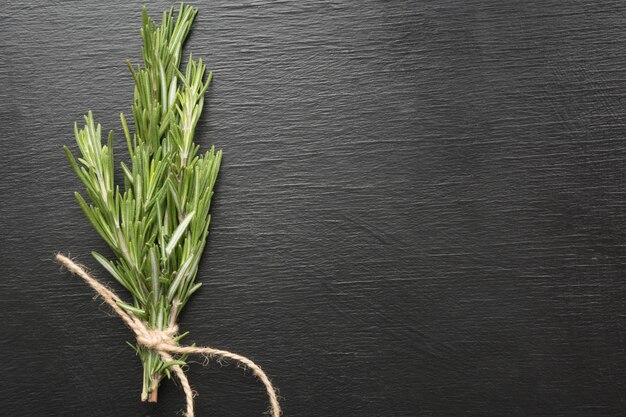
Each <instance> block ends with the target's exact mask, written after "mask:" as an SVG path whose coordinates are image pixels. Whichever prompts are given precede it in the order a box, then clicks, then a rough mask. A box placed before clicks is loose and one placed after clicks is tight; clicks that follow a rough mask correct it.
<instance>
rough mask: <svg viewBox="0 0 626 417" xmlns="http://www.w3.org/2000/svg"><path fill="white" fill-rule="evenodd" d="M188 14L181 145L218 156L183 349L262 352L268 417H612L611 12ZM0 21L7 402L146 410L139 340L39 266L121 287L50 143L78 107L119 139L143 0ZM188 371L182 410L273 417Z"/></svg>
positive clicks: (615, 182) (615, 240)
mask: <svg viewBox="0 0 626 417" xmlns="http://www.w3.org/2000/svg"><path fill="white" fill-rule="evenodd" d="M167 5H168V4H167V3H165V2H149V3H148V6H149V10H150V12H151V14H152V15H153V16H155V17H156V16H159V14H160V12H161V11H162V10H163V9H164V8H165V7H166V6H167ZM195 5H196V6H197V7H199V8H200V14H199V16H198V19H197V21H196V23H195V26H194V29H193V32H192V34H191V37H190V39H189V42H188V43H187V47H186V51H187V53H188V52H193V53H194V55H195V56H200V57H202V58H203V59H205V60H206V62H207V63H208V65H209V67H210V69H212V70H213V72H214V82H213V84H212V86H211V87H210V89H209V91H208V94H207V100H206V110H205V112H204V115H203V118H202V120H201V122H200V128H199V131H198V132H197V141H198V142H199V143H200V144H201V146H202V148H203V149H206V148H207V147H208V146H210V145H211V144H215V145H216V146H217V147H219V148H221V149H223V151H224V160H223V168H222V171H221V174H220V179H219V182H218V189H217V193H216V198H215V201H214V206H213V210H212V212H213V221H212V226H211V228H212V229H211V234H210V237H209V243H208V247H207V252H206V255H205V258H204V260H203V262H202V263H201V268H200V273H199V279H200V280H201V281H202V282H204V287H203V288H202V290H201V291H199V292H198V293H197V295H195V296H194V298H193V300H192V301H191V303H190V304H189V305H188V306H187V309H186V312H185V314H184V315H183V317H182V323H181V326H182V327H183V328H184V329H187V330H190V331H191V334H190V336H189V337H188V339H187V340H188V341H189V342H196V343H198V344H201V345H209V346H214V347H219V348H224V349H229V350H232V351H235V352H238V353H240V354H243V355H246V356H249V357H251V358H252V359H254V360H255V361H257V362H258V363H259V364H261V365H262V366H263V367H264V369H265V370H266V371H267V372H268V374H269V375H270V376H271V377H272V379H273V381H274V382H275V384H276V385H277V386H278V388H279V389H280V395H281V397H282V398H283V406H284V411H285V415H286V416H294V417H296V416H298V417H308V416H342V417H349V416H355V417H356V416H371V417H372V416H383V417H400V416H454V417H457V416H620V415H622V416H623V415H626V411H625V392H626V384H625V377H626V372H625V370H624V360H625V359H626V351H625V335H626V330H625V327H626V320H625V316H624V302H623V299H624V295H625V290H626V281H625V273H626V228H625V226H624V221H625V220H626V192H625V191H626V177H625V174H626V140H625V138H626V101H625V98H626V5H625V4H624V3H623V2H621V1H589V0H586V1H572V2H560V1H546V0H538V1H508V2H507V1H500V2H489V1H466V2H460V1H433V2H417V1H411V0H407V1H371V0H366V1H356V0H353V1H278V2H275V1H268V0H255V1H237V2H233V1H227V0H222V1H205V2H196V3H195ZM0 19H1V20H0V56H1V61H0V145H1V147H0V149H1V151H0V161H1V162H0V174H1V175H0V193H1V194H0V196H1V199H0V207H1V216H0V249H1V251H0V272H1V277H0V300H1V305H0V334H1V335H2V339H1V343H0V346H1V349H2V350H1V357H2V371H1V372H0V409H1V410H2V411H1V413H2V415H6V416H35V415H36V416H65V417H68V416H154V417H157V416H174V415H176V413H177V412H180V410H182V408H183V396H182V393H181V391H180V389H179V388H178V387H177V386H176V385H175V384H174V383H172V382H168V383H166V384H165V385H164V386H163V387H162V389H161V391H160V401H159V403H158V404H157V405H147V404H143V403H141V402H140V401H139V393H140V389H141V367H140V363H139V361H138V359H137V358H136V357H135V356H134V354H133V352H132V351H131V349H130V348H129V347H128V346H126V344H125V341H127V340H132V335H131V334H130V332H129V330H128V329H126V328H125V327H124V326H123V324H122V322H121V321H120V320H119V319H118V318H116V317H114V316H113V315H112V314H110V311H109V310H108V309H107V308H106V307H105V306H103V305H102V303H101V302H100V301H99V300H96V301H94V300H93V299H92V298H93V293H92V291H91V290H90V289H89V288H88V287H87V286H86V285H85V284H84V283H82V282H80V281H79V280H78V279H76V278H73V277H71V276H70V275H69V274H68V273H67V272H64V271H60V269H59V267H58V265H56V264H55V263H53V261H52V258H53V256H54V253H55V251H61V252H63V253H68V254H71V256H73V257H76V258H77V259H78V260H80V261H81V262H83V263H85V264H87V265H89V266H90V267H91V268H92V269H93V271H94V273H95V274H96V275H97V276H98V277H99V278H101V279H102V280H103V281H105V282H107V283H109V284H110V285H111V286H112V287H113V288H114V289H116V290H119V291H120V293H122V292H121V290H120V288H119V286H117V285H115V283H114V282H113V280H112V279H111V277H109V276H107V275H106V273H105V271H103V270H102V269H101V268H99V267H97V266H96V263H95V261H94V260H93V259H91V257H90V255H89V253H90V252H91V251H92V250H97V251H101V252H103V253H109V252H108V250H107V248H106V246H105V244H104V243H103V242H102V241H101V239H100V238H99V237H98V236H97V235H96V233H95V232H94V231H93V230H92V228H91V227H90V225H89V224H88V222H87V220H86V219H85V218H84V216H83V214H82V212H81V211H80V209H79V207H78V205H77V204H76V203H75V201H74V198H73V195H72V193H73V191H75V190H80V189H81V187H80V184H79V182H78V180H77V179H76V178H75V176H74V175H73V173H72V172H71V171H70V169H69V167H68V164H67V161H66V160H65V156H64V154H63V151H62V146H63V145H64V144H72V146H74V145H73V135H72V124H73V122H74V120H80V119H81V117H82V115H83V114H84V113H85V112H86V111H87V110H92V111H93V112H94V115H95V117H96V118H97V120H98V121H99V122H101V123H102V124H103V127H104V129H107V130H108V129H113V130H115V131H116V133H117V140H116V145H117V146H118V147H119V149H123V148H124V143H123V139H122V135H121V134H120V132H121V130H120V124H119V119H118V113H119V112H120V111H125V112H126V113H129V109H130V104H131V101H132V79H131V77H130V75H129V73H128V70H127V68H126V66H125V64H124V61H125V60H126V59H131V61H132V62H134V63H138V62H139V59H140V46H141V39H140V37H139V32H138V31H139V24H140V3H131V2H126V1H119V0H115V1H43V0H37V1H17V0H9V1H7V0H5V1H4V2H3V4H2V5H1V7H0ZM196 362H200V360H197V361H196ZM189 378H190V380H191V383H192V384H193V386H194V388H195V389H196V391H197V393H198V397H197V399H196V404H197V408H198V413H197V414H198V416H199V417H201V416H237V417H245V416H260V415H262V413H263V412H264V410H266V408H267V403H266V399H265V396H264V393H263V389H262V386H261V385H260V384H259V383H258V381H256V380H255V379H254V378H253V377H252V376H251V375H250V374H249V373H244V372H243V371H242V370H241V369H239V368H237V367H236V366H234V365H233V364H231V365H227V366H220V365H219V364H217V363H211V364H210V365H209V366H208V367H202V366H201V365H200V364H199V363H192V364H191V365H190V367H189Z"/></svg>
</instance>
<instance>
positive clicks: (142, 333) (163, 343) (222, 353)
mask: <svg viewBox="0 0 626 417" xmlns="http://www.w3.org/2000/svg"><path fill="white" fill-rule="evenodd" d="M56 260H57V261H58V262H59V263H60V264H61V265H63V266H64V267H65V268H67V270H68V271H70V272H71V273H73V274H74V275H78V276H79V277H81V278H82V279H83V280H84V281H85V282H86V283H87V284H89V285H90V286H91V288H93V289H94V290H95V291H96V292H97V293H98V294H99V295H100V296H101V297H102V298H103V299H104V301H105V302H106V303H107V304H108V305H109V306H110V307H111V308H112V309H113V311H115V313H117V315H118V316H120V318H121V319H122V320H124V322H125V323H126V325H127V326H128V327H129V328H130V329H131V330H132V331H133V332H134V333H135V336H136V337H137V343H138V344H140V345H142V346H145V347H147V348H148V349H152V350H154V351H155V352H157V353H158V354H159V355H160V356H161V358H162V359H163V361H164V362H170V361H172V360H173V358H172V356H171V354H183V355H184V354H200V355H207V356H218V357H222V358H228V359H232V360H235V361H237V362H239V363H241V364H243V365H245V366H246V367H247V368H248V369H250V370H251V371H252V373H253V374H254V375H256V377H257V378H259V379H260V380H261V382H262V383H263V385H265V389H266V390H267V396H268V397H269V401H270V408H271V415H272V417H279V416H280V406H279V405H278V398H277V396H276V390H275V389H274V386H273V385H272V383H271V382H270V380H269V378H268V377H267V375H266V374H265V372H263V370H262V369H261V367H259V366H258V365H257V364H255V363H254V362H252V361H251V360H250V359H248V358H246V357H245V356H241V355H238V354H236V353H232V352H229V351H227V350H220V349H214V348H210V347H196V346H178V345H177V344H176V342H175V341H174V336H175V335H176V333H177V332H178V326H176V325H174V326H171V327H169V328H168V329H165V330H158V329H157V330H155V329H149V328H148V326H147V325H146V323H145V322H143V321H142V320H140V319H139V318H138V317H137V316H135V315H134V314H133V313H132V312H130V311H126V310H124V309H123V308H122V307H120V306H119V304H118V302H120V301H121V300H120V298H119V297H118V296H117V295H116V294H115V293H114V292H113V291H111V290H110V289H108V288H107V287H105V286H104V285H102V284H101V283H100V282H99V281H98V280H97V279H95V278H93V277H92V276H91V275H89V274H88V273H87V272H86V271H85V270H84V269H83V268H82V267H81V266H80V265H78V264H76V263H74V261H72V260H71V259H69V258H68V257H66V256H63V255H61V254H57V255H56ZM171 368H172V370H173V371H174V373H175V374H176V377H177V378H178V380H179V381H180V384H181V385H182V387H183V391H184V392H185V398H186V400H187V413H186V414H187V417H194V415H195V414H194V411H193V391H192V389H191V386H190V385H189V380H188V379H187V376H186V375H185V372H184V371H183V369H182V368H181V367H180V366H179V365H172V366H171Z"/></svg>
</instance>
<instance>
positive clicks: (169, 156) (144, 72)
mask: <svg viewBox="0 0 626 417" xmlns="http://www.w3.org/2000/svg"><path fill="white" fill-rule="evenodd" d="M196 13H197V10H196V9H194V8H193V7H191V6H188V5H183V4H181V6H180V8H179V10H178V13H177V15H176V18H175V17H174V9H173V8H172V9H170V10H169V11H168V12H163V17H162V22H161V25H160V26H158V25H156V24H155V22H154V21H152V20H151V19H150V17H149V16H148V13H147V11H146V8H145V7H144V8H143V10H142V20H143V24H142V28H141V36H142V38H143V41H144V46H143V48H142V53H143V67H142V66H137V67H136V68H134V67H133V66H132V65H131V64H130V63H128V67H129V69H130V72H131V74H132V77H133V79H134V83H135V94H134V103H133V105H132V114H133V120H134V125H135V132H134V133H132V134H131V131H130V129H129V127H128V124H127V122H126V118H125V117H124V115H123V114H120V118H121V123H122V128H123V131H124V136H125V138H126V143H127V146H128V152H129V155H130V166H127V165H126V164H124V163H123V162H121V164H120V165H121V169H122V171H123V174H124V187H123V189H120V186H119V185H118V184H115V181H114V173H113V172H114V154H113V132H110V133H109V135H108V141H107V143H106V144H102V141H101V127H100V125H99V124H97V125H96V124H95V122H94V118H93V116H92V114H91V112H89V113H88V114H87V115H86V116H85V125H84V127H83V128H82V129H79V128H78V125H77V124H75V125H74V132H75V136H76V143H77V144H78V147H79V150H80V154H81V155H80V157H79V158H77V159H75V158H74V156H73V155H72V153H71V152H70V150H69V149H68V148H67V147H65V152H66V154H67V157H68V159H69V161H70V164H71V166H72V168H73V170H74V172H75V173H76V175H78V177H79V178H80V180H81V181H82V182H83V184H84V185H85V191H86V194H87V197H88V198H89V200H90V202H87V201H86V200H85V199H84V198H83V197H82V196H81V194H79V193H75V195H76V199H77V200H78V203H79V205H80V206H81V208H82V209H83V211H84V212H85V215H86V216H87V218H88V219H89V221H90V222H91V224H92V225H93V227H94V228H95V229H96V231H97V232H98V233H99V234H100V236H102V238H103V239H104V240H105V241H106V242H107V244H108V245H109V246H110V247H111V250H112V251H113V253H114V255H115V256H116V258H117V259H115V260H109V259H107V258H106V257H105V256H103V255H101V254H99V253H97V252H93V256H94V258H95V259H96V260H97V261H98V262H99V263H100V264H101V265H102V266H103V267H104V268H105V269H106V270H107V271H108V272H109V273H110V274H111V275H112V276H113V277H114V278H115V279H116V280H117V281H118V282H119V283H120V284H122V285H123V286H124V287H125V288H126V289H127V290H128V291H129V292H130V294H131V295H132V298H133V303H132V305H130V304H126V303H120V306H121V307H123V308H124V309H126V310H128V311H132V312H133V313H134V314H135V315H136V316H137V317H140V318H142V319H143V320H145V321H146V323H148V325H149V326H150V327H151V328H153V329H160V330H164V329H167V328H170V327H171V326H173V325H174V324H175V323H176V321H177V317H178V316H179V314H180V312H181V310H182V308H183V307H184V306H185V304H186V303H187V301H188V300H189V297H190V296H191V295H192V294H193V293H194V292H195V291H196V290H197V289H198V288H199V287H200V286H201V285H202V284H201V283H196V281H195V278H196V274H197V272H198V262H199V261H200V257H201V256H202V252H203V249H204V246H205V243H206V238H207V235H208V230H209V222H210V220H211V216H210V215H209V208H210V205H211V197H212V196H213V186H214V184H215V180H216V178H217V174H218V170H219V166H220V161H221V156H222V153H221V151H217V152H216V151H215V149H214V148H213V147H211V149H210V150H209V151H208V152H206V153H204V154H199V153H198V151H199V146H198V145H196V144H195V143H194V142H193V136H194V131H195V127H196V124H197V123H198V119H199V118H200V114H201V113H202V107H203V103H204V92H205V91H206V89H207V87H208V85H209V82H210V80H211V73H210V72H209V73H208V75H206V76H205V73H206V66H205V65H204V64H203V63H202V60H200V59H198V60H194V59H193V57H192V56H190V58H189V63H188V64H187V66H186V69H185V73H184V74H183V73H182V72H181V70H180V69H179V66H180V60H181V51H182V47H183V43H184V41H185V39H186V38H187V35H188V33H189V30H190V28H191V25H192V23H193V20H194V18H195V16H196ZM184 336H185V334H181V335H179V336H177V341H178V340H180V338H182V337H184ZM131 346H132V347H133V348H134V349H135V350H136V352H137V353H138V355H139V357H140V358H141V361H142V363H143V367H144V376H143V389H142V394H141V397H142V400H144V401H145V400H148V399H150V400H151V401H156V398H157V389H158V386H159V382H160V381H161V379H162V377H163V376H164V375H167V376H168V377H169V376H170V375H169V367H170V366H171V365H173V364H174V363H176V364H179V365H180V364H184V359H185V358H184V357H180V358H177V359H176V360H175V361H174V362H171V363H163V361H162V360H161V358H160V357H159V355H158V354H157V353H155V352H153V351H151V350H149V349H146V348H144V347H141V346H133V345H131Z"/></svg>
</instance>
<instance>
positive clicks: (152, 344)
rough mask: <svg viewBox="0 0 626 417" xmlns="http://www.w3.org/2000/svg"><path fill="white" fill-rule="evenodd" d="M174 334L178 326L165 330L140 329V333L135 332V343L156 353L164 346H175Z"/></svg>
mask: <svg viewBox="0 0 626 417" xmlns="http://www.w3.org/2000/svg"><path fill="white" fill-rule="evenodd" d="M176 333H178V326H176V325H175V326H172V327H170V328H168V329H165V330H160V329H146V330H143V329H141V331H139V332H137V343H138V344H140V345H142V346H145V347H147V348H148V349H154V350H156V351H158V350H161V349H162V348H163V347H166V346H176V341H175V340H174V335H175V334H176Z"/></svg>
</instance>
